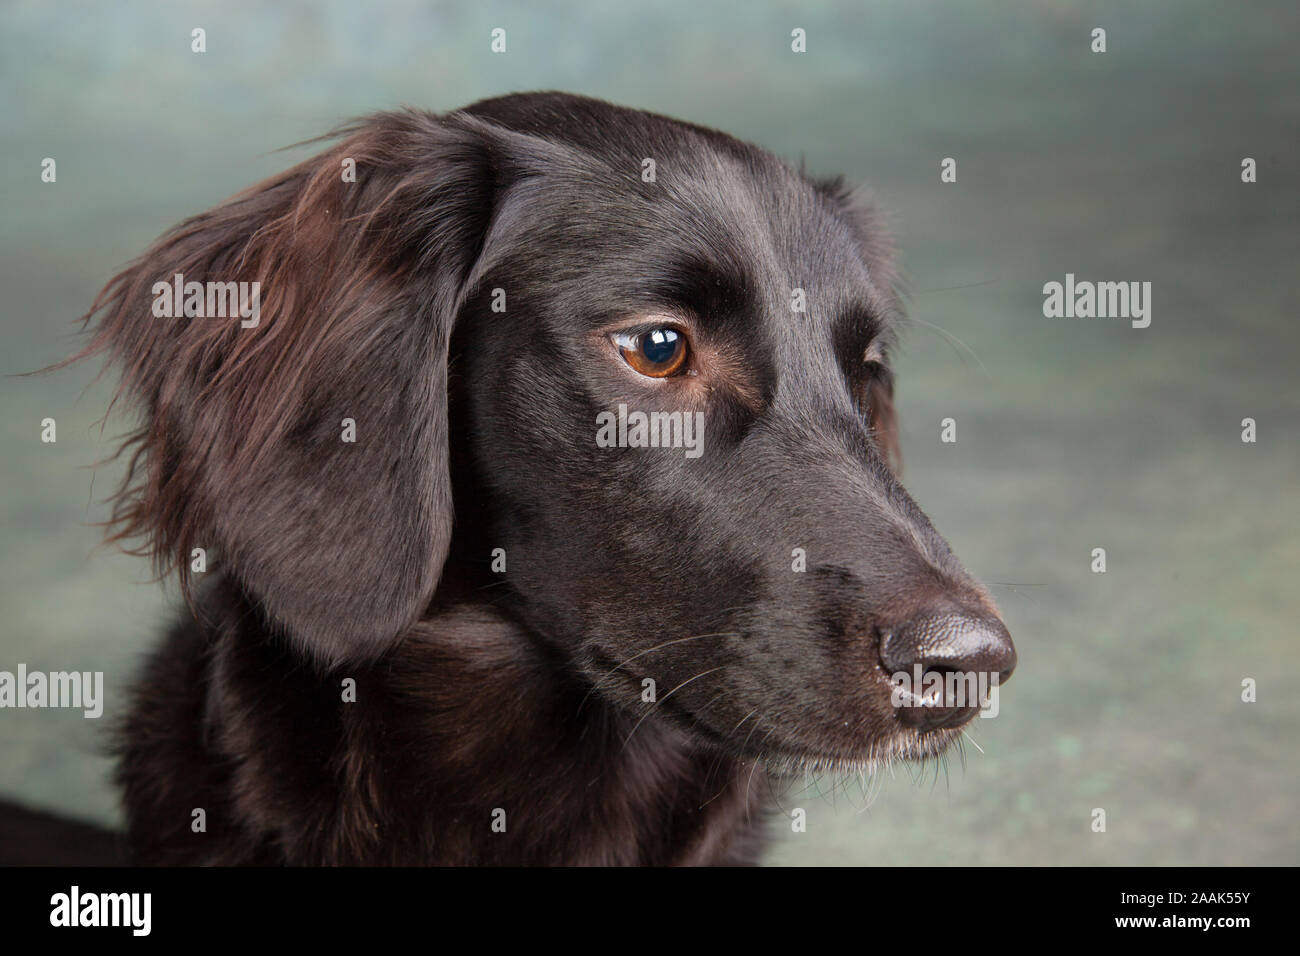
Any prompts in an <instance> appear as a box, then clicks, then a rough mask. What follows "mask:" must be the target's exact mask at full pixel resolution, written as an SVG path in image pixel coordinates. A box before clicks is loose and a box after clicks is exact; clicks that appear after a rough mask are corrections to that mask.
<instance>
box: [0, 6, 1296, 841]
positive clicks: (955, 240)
mask: <svg viewBox="0 0 1300 956" xmlns="http://www.w3.org/2000/svg"><path fill="white" fill-rule="evenodd" d="M1298 10H1300V8H1297V6H1296V4H1295V3H1294V2H1289V0H1288V2H1277V3H1262V2H1261V3H1252V4H1235V3H1229V2H1226V0H1225V2H1221V3H1208V2H1193V0H1188V2H1144V3H1142V4H1132V3H1125V2H1114V3H1086V4H1085V3H1077V4H1076V3H1067V2H1063V0H1038V2H1016V3H1003V2H996V3H983V4H979V5H978V6H976V5H974V4H958V3H952V4H937V3H936V4H931V3H917V2H910V3H909V2H903V0H899V2H879V3H875V2H873V3H862V2H834V3H804V4H800V5H797V6H796V5H786V4H778V3H772V2H766V0H763V2H748V3H745V4H728V5H722V4H713V3H707V2H700V0H692V2H684V3H683V2H673V3H656V4H640V5H632V4H627V5H625V8H622V9H617V10H616V9H613V8H612V5H610V4H607V3H602V2H598V0H582V2H571V3H559V4H552V5H549V6H547V7H546V8H543V5H541V4H537V3H524V2H505V3H491V2H488V3H463V4H462V3H454V4H453V3H403V2H399V3H387V4H373V5H372V4H358V3H347V2H332V3H324V4H317V3H305V2H281V3H276V4H275V5H274V6H271V5H269V4H268V5H266V6H262V5H255V4H246V3H237V2H235V3H232V2H212V3H194V2H178V3H159V4H157V5H143V4H131V3H114V4H101V3H85V4H76V3H57V4H45V3H23V2H18V3H13V2H10V3H6V4H5V5H4V6H3V7H2V8H0V63H2V64H3V65H2V66H0V69H2V70H3V77H2V79H0V124H2V126H0V128H2V129H3V132H4V135H3V137H2V139H0V163H2V165H3V170H4V175H3V178H0V209H3V211H4V214H3V216H2V217H0V282H2V283H3V297H2V298H0V310H2V311H0V335H2V338H0V342H2V343H3V362H2V363H0V372H3V373H5V374H6V376H11V375H12V374H13V373H17V372H21V371H25V370H30V369H34V368H38V367H41V366H43V365H45V364H47V363H50V362H52V361H55V360H57V359H59V358H61V357H63V356H65V355H66V354H68V352H69V351H70V350H71V349H72V348H73V346H74V344H75V342H76V341H77V340H76V338H75V336H74V334H73V330H74V319H75V318H76V317H77V316H78V315H79V314H80V313H81V312H82V311H84V309H85V308H86V306H87V305H88V304H89V303H90V301H91V299H92V298H93V297H94V295H95V293H96V291H97V290H98V289H99V287H100V286H101V285H102V284H103V282H104V281H105V280H106V279H107V278H108V277H109V276H110V275H111V274H112V272H113V271H115V269H116V268H117V267H118V266H120V265H121V264H123V263H124V262H125V261H126V260H128V259H129V258H131V257H132V256H134V255H135V254H136V253H138V252H140V251H141V250H142V249H143V248H144V247H145V245H146V244H147V243H148V242H149V241H150V240H151V239H152V238H154V237H155V236H156V235H157V234H158V233H160V232H161V231H162V230H163V229H165V228H166V227H167V226H169V225H171V224H172V223H174V222H176V221H177V220H179V219H180V218H182V217H184V216H186V215H189V214H192V213H195V212H198V211H200V210H202V209H204V208H206V207H208V206H209V205H211V204H212V203H214V202H216V201H218V200H220V199H222V198H223V197H225V196H227V195H229V194H230V193H232V192H234V191H236V190H237V189H239V188H241V187H243V186H245V185H248V184H251V183H253V182H254V181H256V180H258V179H260V178H261V177H263V176H266V175H268V174H270V173H272V172H275V171H277V170H279V169H281V168H283V167H285V166H287V165H288V164H289V163H290V162H291V161H296V160H297V159H298V158H301V157H302V156H304V155H305V153H304V152H303V151H301V150H298V151H294V152H291V153H277V152H275V151H276V150H277V149H278V148H280V147H283V146H286V145H287V144H290V143H294V142H298V141H300V140H303V139H306V138H308V137H311V136H314V135H316V134H319V133H321V132H323V131H325V130H327V129H328V128H330V127H332V126H333V125H334V124H336V123H337V122H339V121H340V120H343V119H345V118H347V117H350V116H353V115H355V114H358V113H362V112H366V111H369V110H373V109H378V108H387V107H393V106H396V105H399V104H410V105H413V106H419V107H425V108H429V109H433V110H445V109H450V108H454V107H456V106H460V105H464V104H466V103H469V102H471V101H473V100H476V99H479V98H481V97H485V96H489V95H494V94H498V93H503V92H508V91H515V90H529V89H550V88H558V89H565V90H571V91H575V92H582V93H588V94H591V95H595V96H599V97H603V98H606V99H610V100H614V101H616V102H620V103H624V104H628V105H632V106H637V107H642V108H647V109H652V110H656V111H659V112H663V113H667V114H670V115H673V116H677V117H680V118H682V119H687V120H692V121H695V122H698V123H703V124H707V125H710V126H716V127H720V128H722V129H725V130H727V131H729V132H731V133H734V134H735V135H737V136H740V137H742V138H745V139H749V140H752V141H755V142H757V143H760V144H762V145H764V146H766V147H768V148H769V149H771V150H773V151H775V152H776V153H778V154H779V155H782V156H784V157H787V158H789V159H791V160H792V161H795V162H798V161H799V159H800V158H801V157H802V158H803V159H804V161H805V162H806V163H807V166H808V168H809V170H810V171H812V172H816V173H832V172H844V173H847V174H849V175H850V176H851V177H852V178H854V179H855V180H857V181H859V182H863V183H866V184H868V185H869V186H870V187H871V188H872V189H873V191H874V193H875V195H876V197H877V200H878V202H879V204H881V205H882V206H883V207H884V208H885V209H886V210H888V211H889V213H890V216H889V221H890V222H891V224H892V228H893V230H894V232H895V233H896V235H897V238H898V241H899V244H900V247H901V250H902V265H903V269H904V272H905V274H906V276H907V278H908V280H909V282H910V284H911V288H912V296H911V314H912V318H913V322H912V324H911V327H910V328H909V329H908V330H907V331H906V332H905V335H904V348H903V351H902V355H901V360H900V363H899V381H900V386H899V408H900V413H901V416H902V426H903V450H904V457H905V462H906V467H905V479H906V482H907V485H908V487H909V489H910V490H911V492H912V493H913V495H914V496H915V497H916V498H917V499H918V500H919V502H920V503H921V505H922V507H924V508H925V509H926V510H927V511H928V512H929V514H930V515H931V517H932V518H933V519H934V522H935V524H936V526H937V527H938V528H939V529H940V530H941V531H942V532H943V533H944V534H945V535H946V536H947V537H948V538H949V540H950V541H951V543H952V544H953V547H954V549H955V551H956V552H957V554H958V555H960V556H961V557H962V559H963V560H964V561H965V563H966V564H967V566H968V567H970V568H971V570H972V571H973V572H974V573H975V574H977V575H978V576H980V577H981V578H982V579H983V580H985V581H987V582H989V583H990V586H991V588H992V591H993V593H994V595H995V597H996V598H997V600H998V602H999V604H1000V605H1001V607H1002V609H1003V611H1004V612H1005V616H1006V619H1007V622H1008V624H1009V625H1010V627H1011V630H1012V633H1013V634H1014V635H1015V638H1016V643H1017V646H1018V649H1019V652H1020V666H1019V669H1018V670H1017V673H1016V676H1015V678H1014V679H1013V680H1012V682H1011V683H1010V684H1008V685H1007V687H1006V688H1005V690H1004V692H1003V694H1002V714H1001V716H999V717H998V718H997V719H995V720H982V721H976V723H975V726H974V727H973V728H972V734H973V736H974V737H975V739H976V740H977V741H978V743H979V746H980V747H982V748H983V753H980V752H978V751H977V750H976V749H975V748H974V747H972V746H969V745H968V746H967V747H966V753H965V761H964V764H965V766H964V767H963V766H962V763H963V762H962V761H961V760H960V759H958V757H957V756H956V755H955V754H954V755H953V756H952V757H951V758H950V759H949V760H948V761H947V763H946V767H938V766H936V765H931V766H929V767H927V768H924V770H923V771H914V772H913V773H912V774H911V775H909V774H908V773H907V772H906V771H904V770H901V769H900V770H897V771H896V772H895V776H894V777H893V778H890V777H889V776H884V777H882V778H880V779H878V780H877V781H875V782H874V783H873V784H872V785H871V789H872V791H873V794H874V801H873V802H871V803H870V806H869V807H866V804H867V800H866V794H865V793H864V791H863V789H862V787H861V785H860V784H858V783H856V782H855V783H853V784H852V785H848V786H840V787H836V786H835V785H834V784H833V782H832V781H830V780H822V781H807V782H804V781H797V782H795V783H794V784H793V785H792V786H791V787H790V788H789V789H788V791H787V792H786V793H785V794H784V795H783V797H782V805H783V806H785V807H786V808H790V807H793V806H802V807H803V808H805V809H806V810H807V812H808V829H807V832H806V833H791V832H789V831H790V827H789V826H788V825H785V824H783V823H782V821H781V819H780V818H778V819H777V820H776V821H775V826H774V834H775V841H774V847H773V852H772V853H771V854H770V855H769V860H770V861H771V862H773V863H786V864H809V863H836V864H839V863H874V864H917V863H927V864H943V863H996V864H1003V863H1034V864H1058V863H1083V864H1120V863H1124V864H1172V863H1189V864H1219V863H1225V864H1227V863H1230V864H1249V863H1274V864H1295V863H1296V862H1298V861H1300V824H1297V822H1296V812H1295V811H1296V798H1297V794H1298V791H1300V787H1298V784H1300V774H1298V773H1297V760H1296V754H1297V747H1296V740H1297V738H1298V737H1300V703H1297V701H1300V694H1297V692H1296V688H1297V686H1300V654H1298V653H1297V649H1296V636H1297V634H1296V629H1297V624H1296V622H1297V621H1298V620H1300V597H1298V591H1300V588H1298V587H1297V581H1296V574H1297V570H1300V547H1298V542H1300V535H1298V534H1297V518H1298V516H1300V507H1298V505H1300V502H1298V501H1297V493H1296V476H1297V448H1300V443H1298V441H1297V439H1298V438H1300V434H1298V432H1300V427H1298V426H1297V415H1298V413H1300V391H1298V390H1297V388H1296V375H1295V368H1296V362H1297V358H1298V356H1297V345H1298V344H1300V324H1298V323H1297V305H1298V304H1300V296H1298V295H1297V292H1298V291H1300V279H1298V278H1297V272H1298V269H1297V263H1298V261H1300V256H1298V253H1300V240H1298V238H1297V237H1298V235H1300V231H1298V230H1297V215H1298V213H1300V207H1298V204H1297V197H1298V192H1297V187H1296V183H1297V174H1300V161H1298V160H1297V147H1298V146H1300V120H1298V114H1300V109H1298V106H1300V67H1298V66H1297V63H1298V62H1300V58H1298V57H1297V54H1296V46H1297V39H1300V31H1297V26H1298V25H1300V15H1298V13H1297V11H1298ZM194 27H203V28H204V29H206V31H207V45H208V52H207V53H206V54H203V55H195V54H193V53H191V52H190V39H189V37H190V31H191V29H193V28H194ZM494 27H504V28H505V29H506V31H507V42H508V46H507V52H506V53H505V54H504V55H494V54H492V53H491V52H490V51H489V33H490V31H491V29H492V28H494ZM795 27H802V28H804V29H806V30H807V35H808V52H807V53H806V54H803V55H795V54H793V53H791V52H790V31H791V30H792V29H793V28H795ZM1094 27H1103V28H1105V29H1106V30H1107V47H1108V49H1107V52H1106V53H1104V54H1095V53H1093V52H1091V51H1090V42H1091V41H1090V32H1091V30H1092V29H1093V28H1094ZM47 156H50V157H54V158H55V159H56V160H57V163H58V181H57V183H55V184H46V183H42V182H41V179H40V164H41V160H42V159H43V158H44V157H47ZM1247 156H1249V157H1253V158H1254V159H1256V160H1257V162H1258V168H1259V174H1258V175H1259V181H1258V182H1257V183H1255V184H1253V185H1246V184H1243V183H1242V182H1241V180H1240V164H1241V160H1242V158H1243V157H1247ZM944 157H953V158H955V159H956V160H957V171H958V178H957V182H956V183H955V184H941V183H940V180H939V164H940V161H941V159H943V158H944ZM1066 272H1073V273H1075V274H1076V275H1077V276H1079V277H1080V278H1081V279H1095V280H1103V279H1104V280H1137V281H1149V282H1151V283H1152V284H1153V287H1154V288H1153V320H1152V323H1151V326H1150V328H1148V329H1145V330H1135V329H1132V328H1130V327H1129V325H1128V323H1127V322H1124V321H1115V320H1099V319H1093V320H1073V321H1071V320H1064V319H1046V318H1044V317H1043V315H1042V292H1041V289H1042V286H1043V284H1044V283H1045V282H1048V281H1052V280H1057V281H1060V280H1062V279H1063V278H1064V275H1065V273H1066ZM93 379H94V370H93V369H89V368H78V369H73V370H70V371H65V372H62V373H59V374H56V375H53V376H47V377H41V378H13V377H6V378H4V379H3V380H0V402H2V403H3V405H2V407H3V418H2V419H0V428H3V434H4V442H3V446H2V447H3V463H2V464H0V483H2V485H3V491H4V494H3V511H2V512H0V513H2V514H3V527H2V528H0V669H7V670H14V669H15V668H16V667H17V665H18V664H19V663H20V662H22V663H26V664H27V665H28V666H29V667H30V668H32V669H42V670H57V669H73V668H75V669H79V670H103V671H105V672H106V681H107V684H108V708H107V713H108V714H109V715H111V714H112V713H114V712H115V705H117V704H120V702H121V700H122V697H121V690H122V688H123V686H124V683H125V681H126V680H127V679H128V678H129V676H130V674H131V673H132V671H133V669H134V668H135V666H136V665H137V663H138V662H139V660H140V659H141V656H142V655H143V654H144V653H145V652H146V651H147V649H148V648H149V647H150V646H151V644H152V643H153V641H154V640H155V639H156V636H157V634H158V632H159V629H160V628H161V627H162V626H163V624H164V622H165V621H166V620H167V618H168V616H169V614H170V613H171V609H172V608H173V607H174V606H175V603H176V597H175V594H174V593H170V592H168V591H165V590H164V589H163V588H162V587H161V586H159V585H158V584H155V583H152V582H151V580H150V572H149V569H148V567H147V566H146V564H145V563H144V562H143V561H142V560H140V559H135V558H130V557H126V556H123V555H120V554H117V553H115V552H114V551H112V550H110V549H107V548H97V547H96V544H97V541H98V532H97V531H96V530H95V528H93V527H92V526H91V524H92V522H94V521H96V520H99V519H101V518H102V517H103V516H104V510H103V508H102V506H101V505H100V504H99V502H100V500H101V499H102V498H103V496H104V493H105V492H106V491H107V490H108V489H109V488H110V487H112V485H113V482H114V478H115V475H116V469H115V468H114V467H113V466H107V467H103V468H100V469H99V470H98V471H92V470H91V469H90V468H89V467H87V466H89V465H91V464H93V463H94V462H96V461H97V460H99V459H101V458H103V457H105V456H106V455H107V454H108V453H110V452H111V451H112V448H113V444H112V441H111V439H112V438H113V437H114V436H115V435H117V434H119V433H120V432H121V431H122V430H123V428H124V425H125V423H124V422H121V421H112V420H110V422H109V424H108V428H107V430H106V431H104V432H102V433H101V430H100V428H99V427H98V426H97V424H96V420H97V419H98V418H99V416H100V415H101V414H102V412H103V410H104V407H105V405H106V403H107V400H108V397H109V394H110V390H111V383H110V382H107V381H99V382H96V381H94V380H93ZM949 416H951V417H954V418H956V419H957V422H958V441H957V442H956V444H943V443H941V442H940V440H939V422H940V420H941V419H942V418H944V417H949ZM45 417H53V418H55V419H56V420H57V422H58V442H57V443H56V444H53V445H49V444H42V443H41V442H40V440H39V433H40V424H39V423H40V420H41V419H42V418H45ZM1245 417H1252V418H1254V419H1256V420H1257V422H1258V429H1259V441H1258V443H1256V444H1243V443H1242V441H1241V439H1240V430H1241V426H1240V423H1241V420H1242V419H1243V418H1245ZM1095 547H1104V548H1105V549H1106V551H1107V557H1108V571H1107V573H1105V574H1094V573H1092V572H1091V570H1090V560H1091V557H1090V555H1091V551H1092V549H1093V548H1095ZM1246 677H1252V678H1255V679H1256V680H1257V681H1258V686H1259V699H1258V702H1257V703H1253V704H1251V703H1243V702H1242V701H1241V699H1240V695H1241V681H1242V679H1243V678H1246ZM106 723H107V719H105V720H101V721H90V720H84V719H82V718H81V717H80V715H79V713H73V712H62V711H30V710H23V711H14V710H9V711H0V794H4V795H6V796H9V797H15V798H18V799H21V800H23V801H25V802H28V803H31V804H35V805H38V806H45V807H50V808H57V809H59V810H62V811H66V812H70V813H74V814H78V815H82V816H88V817H93V818H98V819H101V820H113V819H116V816H117V812H118V811H117V806H116V800H115V796H114V793H113V791H112V789H111V787H110V786H109V785H108V783H107V773H108V770H109V764H108V762H107V761H106V760H105V759H103V758H102V757H100V756H97V755H96V748H97V747H99V746H100V744H101V742H102V734H103V726H104V725H105V724H106ZM864 807H866V808H865V809H864ZM1094 807H1101V808H1104V809H1105V810H1106V811H1107V824H1108V826H1107V832H1106V833H1094V832H1092V830H1091V827H1090V824H1091V819H1092V818H1091V815H1090V814H1091V811H1092V809H1093V808H1094Z"/></svg>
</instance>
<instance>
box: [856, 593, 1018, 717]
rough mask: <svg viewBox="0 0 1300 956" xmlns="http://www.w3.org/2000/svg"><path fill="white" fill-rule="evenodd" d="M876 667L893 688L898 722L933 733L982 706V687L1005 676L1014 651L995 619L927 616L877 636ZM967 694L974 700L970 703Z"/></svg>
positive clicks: (1013, 663) (955, 614) (1012, 665)
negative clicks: (894, 688) (897, 707)
mask: <svg viewBox="0 0 1300 956" xmlns="http://www.w3.org/2000/svg"><path fill="white" fill-rule="evenodd" d="M880 662H881V664H883V665H884V668H885V672H886V673H887V674H889V675H890V677H891V682H893V683H894V684H895V687H896V688H897V689H899V692H898V693H897V694H896V698H895V706H899V707H900V708H901V709H900V710H899V719H900V720H902V721H903V722H904V723H905V724H909V725H911V726H914V727H917V728H919V729H923V730H934V729H938V728H940V727H953V726H958V725H960V724H962V723H965V722H966V721H967V720H969V719H970V718H971V717H973V716H974V714H975V711H976V709H977V708H978V707H980V706H982V705H983V704H982V702H983V700H984V698H985V695H986V693H987V690H986V689H987V687H988V686H989V685H990V684H992V685H993V686H997V685H1000V684H1002V683H1003V682H1004V681H1005V680H1006V679H1007V678H1009V677H1010V676H1011V672H1012V671H1013V670H1014V669H1015V666H1016V649H1015V646H1014V645H1013V644H1012V643H1011V635H1010V634H1009V633H1007V629H1006V627H1005V626H1004V625H1003V624H1002V622H1001V621H999V620H998V619H997V618H996V617H992V616H986V615H982V614H967V613H963V612H942V613H938V614H935V613H931V614H922V615H918V616H917V617H914V618H912V619H911V620H909V621H907V622H905V623H904V624H902V625H901V626H899V627H897V628H893V629H891V630H889V631H887V632H885V633H884V634H882V635H881V641H880ZM900 675H904V676H900ZM995 675H996V676H995ZM896 678H897V679H896ZM918 681H920V683H919V684H918ZM903 690H906V692H903ZM972 694H977V695H978V698H977V699H974V700H972V699H971V697H972Z"/></svg>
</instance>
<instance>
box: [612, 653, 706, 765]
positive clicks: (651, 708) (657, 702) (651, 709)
mask: <svg viewBox="0 0 1300 956" xmlns="http://www.w3.org/2000/svg"><path fill="white" fill-rule="evenodd" d="M726 666H727V665H726V664H719V665H718V666H717V667H711V668H709V669H708V670H707V671H701V672H700V673H698V674H696V675H695V676H694V677H688V678H686V680H684V681H682V682H681V683H680V684H678V685H677V686H676V687H674V688H673V689H672V690H670V691H669V692H668V693H666V694H664V695H663V696H662V697H659V698H656V699H655V702H654V703H653V704H651V705H650V706H649V707H648V708H646V712H645V713H644V714H642V715H641V719H640V720H638V721H637V722H636V724H634V725H633V727H632V730H631V732H629V733H628V735H627V737H626V738H625V739H624V740H623V747H622V750H627V745H628V741H630V740H631V739H632V735H633V734H635V733H636V732H637V729H638V728H639V727H640V726H641V725H642V724H644V723H645V720H646V718H647V717H649V716H650V715H651V714H653V713H654V712H655V709H656V708H658V707H659V706H660V705H661V704H663V702H664V701H666V700H667V699H668V698H669V697H671V696H673V694H675V693H677V692H678V691H679V690H681V689H682V688H683V687H685V686H686V685H687V684H689V683H691V682H692V681H697V680H699V679H700V678H701V677H708V676H709V675H710V674H713V673H716V672H717V671H720V670H722V669H723V668H724V667H726Z"/></svg>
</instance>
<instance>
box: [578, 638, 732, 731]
mask: <svg viewBox="0 0 1300 956" xmlns="http://www.w3.org/2000/svg"><path fill="white" fill-rule="evenodd" d="M739 636H740V632H738V631H711V632H710V633H708V634H692V635H690V636H688V637H677V638H674V639H673V640H671V641H664V642H663V643H662V644H656V645H655V646H654V647H648V648H646V649H645V650H644V651H641V652H640V653H638V654H633V655H632V656H631V657H629V658H627V659H626V660H624V661H622V662H620V663H618V664H615V665H614V666H613V667H612V668H610V669H609V670H608V671H607V672H605V673H604V674H602V675H601V676H600V677H599V678H597V679H596V680H595V681H594V682H593V683H592V685H591V687H590V688H589V689H588V690H587V693H586V694H584V695H583V697H582V700H581V701H579V702H578V710H577V713H582V708H583V707H584V706H586V703H587V701H588V700H589V699H590V698H591V695H592V694H594V693H595V692H596V691H597V690H599V689H600V687H601V686H602V685H603V684H604V683H605V681H607V680H609V678H610V677H612V676H613V675H614V673H615V672H616V671H619V670H621V669H622V668H624V667H626V666H627V665H628V664H631V663H632V662H633V661H634V660H636V659H637V658H640V657H645V656H646V655H647V654H652V653H654V652H655V651H659V650H663V649H664V648H665V647H671V646H673V645H674V644H684V643H686V642H687V641H698V640H703V639H704V638H706V637H739Z"/></svg>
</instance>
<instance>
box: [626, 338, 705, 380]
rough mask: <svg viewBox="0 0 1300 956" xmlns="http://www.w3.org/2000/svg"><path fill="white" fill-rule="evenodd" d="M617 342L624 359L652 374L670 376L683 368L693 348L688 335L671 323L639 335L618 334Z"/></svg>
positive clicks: (634, 367) (645, 372) (643, 372)
mask: <svg viewBox="0 0 1300 956" xmlns="http://www.w3.org/2000/svg"><path fill="white" fill-rule="evenodd" d="M614 342H615V344H617V345H618V350H619V352H620V353H621V354H622V356H623V359H624V361H626V362H627V364H628V365H630V366H632V368H633V369H635V370H636V371H638V372H640V373H641V374H642V375H648V376H649V377H650V378H667V377H668V376H669V375H674V374H676V373H677V372H680V371H681V370H682V368H683V367H685V365H686V356H687V354H688V353H689V351H690V350H689V349H688V348H687V346H686V336H685V335H683V334H682V333H681V332H678V331H677V330H676V329H671V328H668V327H667V326H664V327H663V328H658V329H651V330H650V331H649V332H638V333H636V334H635V335H616V336H615V337H614Z"/></svg>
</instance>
